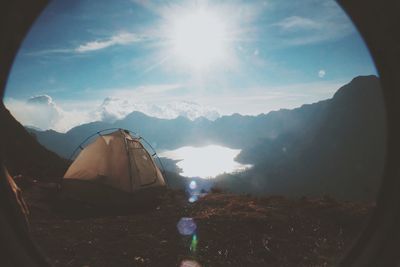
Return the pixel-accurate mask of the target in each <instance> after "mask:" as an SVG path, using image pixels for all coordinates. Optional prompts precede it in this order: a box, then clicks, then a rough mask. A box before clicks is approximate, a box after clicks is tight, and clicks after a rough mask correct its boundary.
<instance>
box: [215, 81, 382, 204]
mask: <svg viewBox="0 0 400 267" xmlns="http://www.w3.org/2000/svg"><path fill="white" fill-rule="evenodd" d="M326 104H328V105H327V107H326V109H325V111H324V113H323V114H321V117H320V120H319V121H314V122H313V123H312V124H307V125H303V127H302V131H297V132H292V133H286V134H283V135H280V136H278V137H277V138H276V139H275V140H270V139H264V140H263V141H260V142H259V143H258V144H257V145H255V146H253V147H251V148H245V149H244V150H243V151H242V152H241V154H240V155H239V156H238V160H239V161H241V162H245V163H251V164H255V166H254V168H252V169H251V170H249V171H247V172H245V173H242V174H240V175H237V176H236V177H234V178H232V176H231V175H227V176H226V177H220V178H219V182H218V183H219V186H220V187H222V188H225V189H229V190H231V191H234V192H253V193H258V194H265V193H273V194H285V195H297V196H298V195H321V194H328V195H333V196H335V197H337V198H341V199H370V200H372V199H374V198H375V196H376V194H377V192H378V190H379V184H380V180H381V176H382V174H383V165H384V157H385V151H386V149H385V145H386V133H385V127H386V125H385V120H384V118H385V114H384V112H385V111H384V105H383V102H382V97H381V91H380V85H379V80H378V79H377V78H376V77H374V76H367V77H357V78H355V79H353V80H352V81H351V83H349V84H347V85H345V86H343V87H342V88H340V89H339V90H338V91H337V93H336V94H335V95H334V97H333V98H332V99H330V100H328V101H327V102H326Z"/></svg>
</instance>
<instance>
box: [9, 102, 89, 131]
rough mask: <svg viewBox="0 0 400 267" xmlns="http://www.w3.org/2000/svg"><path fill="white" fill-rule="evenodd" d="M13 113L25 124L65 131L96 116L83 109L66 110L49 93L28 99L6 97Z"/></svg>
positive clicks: (43, 128)
mask: <svg viewBox="0 0 400 267" xmlns="http://www.w3.org/2000/svg"><path fill="white" fill-rule="evenodd" d="M5 105H6V107H7V108H8V109H9V110H10V112H11V114H12V115H13V116H14V117H15V118H16V119H17V120H18V121H19V122H21V123H22V124H23V125H25V126H34V127H37V128H40V129H42V130H48V129H53V130H56V131H59V132H65V131H67V130H69V129H70V128H72V127H74V126H77V125H80V124H82V123H86V122H90V121H93V120H95V116H93V115H92V114H90V112H87V111H85V110H82V109H73V110H65V109H63V108H61V107H60V106H58V105H57V104H56V103H55V102H54V101H53V99H52V98H51V97H50V96H49V95H37V96H33V97H30V98H29V99H28V100H26V101H25V100H17V99H12V98H6V99H5Z"/></svg>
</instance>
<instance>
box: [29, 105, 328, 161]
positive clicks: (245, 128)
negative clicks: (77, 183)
mask: <svg viewBox="0 0 400 267" xmlns="http://www.w3.org/2000/svg"><path fill="white" fill-rule="evenodd" d="M325 102H326V101H321V102H318V103H315V104H311V105H304V106H302V107H300V108H297V109H294V110H279V111H273V112H270V113H268V114H260V115H258V116H244V115H240V114H233V115H230V116H222V117H220V118H218V119H216V120H214V121H211V120H208V119H206V118H204V117H201V118H197V119H195V120H193V121H192V120H189V119H188V118H186V117H177V118H175V119H160V118H155V117H150V116H148V115H145V114H144V113H141V112H137V111H134V112H132V113H130V114H129V115H127V116H126V117H125V118H124V119H122V120H117V121H115V122H101V121H97V122H92V123H87V124H83V125H80V126H77V127H74V128H72V129H71V130H69V131H68V132H66V133H58V132H55V131H53V130H47V131H37V130H35V129H32V128H27V129H28V131H29V132H31V133H33V134H35V136H36V137H37V139H38V141H39V142H40V143H41V144H42V145H44V146H45V147H47V148H48V149H50V150H52V151H54V152H56V153H57V154H59V155H60V156H62V157H64V158H69V157H70V156H71V154H72V152H73V151H74V149H75V148H77V147H78V146H79V145H80V143H81V142H82V141H83V140H84V139H85V138H86V137H88V136H90V135H92V134H94V133H96V132H98V131H101V130H104V129H109V128H125V129H130V130H132V131H134V132H137V133H138V134H140V135H141V136H143V137H144V138H145V139H146V140H148V141H149V142H150V143H151V144H152V146H153V147H155V148H156V149H157V150H163V149H176V148H178V147H181V146H185V145H192V146H193V145H194V146H201V145H207V144H220V145H223V146H227V147H230V148H237V149H243V148H246V147H250V146H252V145H255V144H257V143H258V142H259V140H261V139H268V140H274V139H275V138H276V137H277V136H279V135H282V134H284V133H287V132H298V131H302V130H301V129H302V125H305V124H311V123H312V121H316V120H318V119H319V117H320V116H321V113H322V111H323V110H324V109H325V108H326V104H325Z"/></svg>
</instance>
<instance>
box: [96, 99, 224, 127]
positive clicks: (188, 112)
mask: <svg viewBox="0 0 400 267" xmlns="http://www.w3.org/2000/svg"><path fill="white" fill-rule="evenodd" d="M133 111H139V112H142V113H144V114H146V115H149V116H152V117H157V118H163V119H174V118H176V117H179V116H182V117H186V118H188V119H191V120H194V119H196V118H199V117H205V118H207V119H210V120H215V119H217V118H218V117H219V116H220V115H219V113H218V111H217V110H216V109H215V108H211V107H207V106H203V105H200V104H198V103H196V102H192V101H174V102H169V103H167V104H151V103H144V102H135V101H132V100H129V99H126V98H117V97H107V98H106V99H104V101H103V103H102V104H101V105H100V107H99V108H98V109H97V114H98V117H99V118H100V119H101V120H104V121H115V120H118V119H122V118H124V117H125V116H126V115H128V114H130V113H132V112H133Z"/></svg>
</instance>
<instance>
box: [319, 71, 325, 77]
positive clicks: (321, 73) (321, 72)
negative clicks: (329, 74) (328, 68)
mask: <svg viewBox="0 0 400 267" xmlns="http://www.w3.org/2000/svg"><path fill="white" fill-rule="evenodd" d="M325 74H326V72H325V70H319V71H318V77H320V78H324V77H325Z"/></svg>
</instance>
